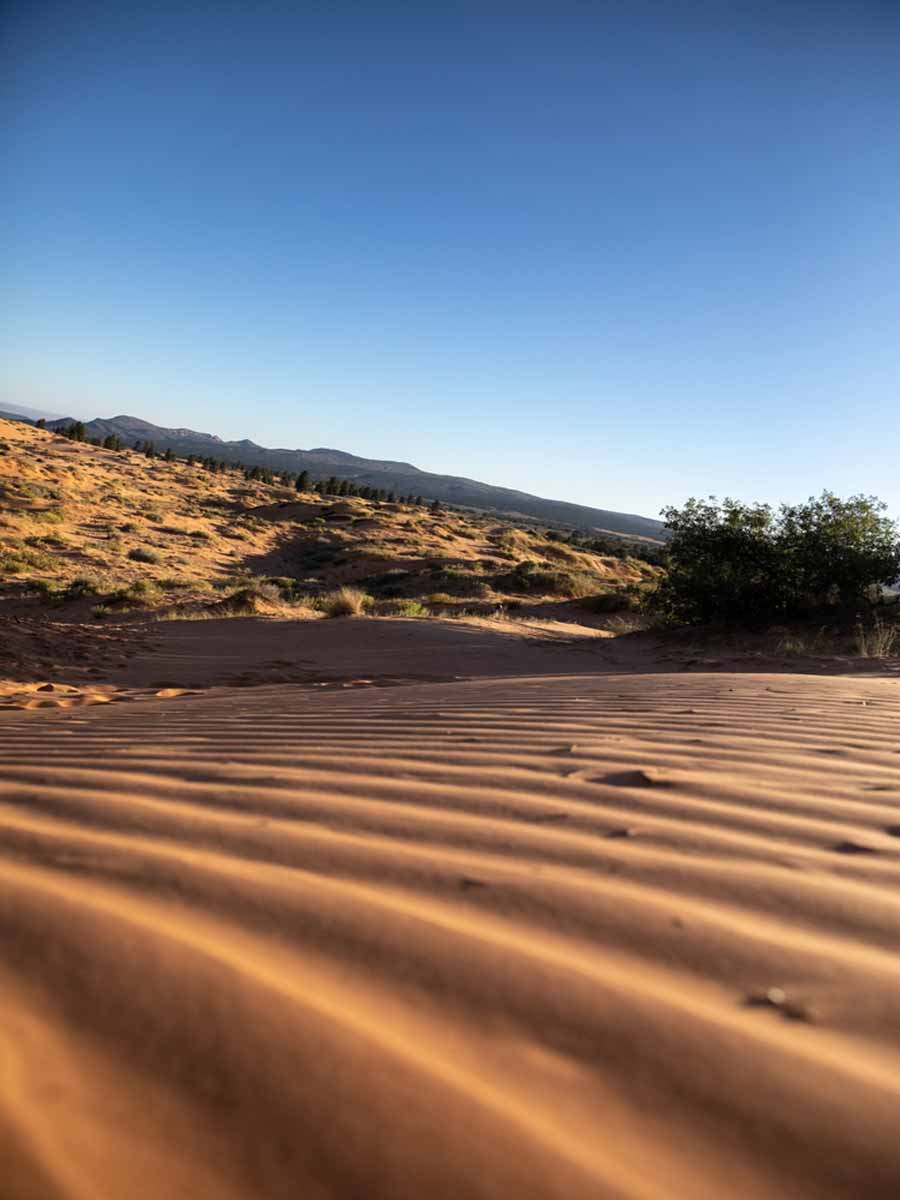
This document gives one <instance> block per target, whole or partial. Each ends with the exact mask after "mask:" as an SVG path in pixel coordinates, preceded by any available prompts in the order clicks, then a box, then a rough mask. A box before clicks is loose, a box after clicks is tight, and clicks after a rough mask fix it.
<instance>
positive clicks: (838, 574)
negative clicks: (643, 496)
mask: <svg viewBox="0 0 900 1200" xmlns="http://www.w3.org/2000/svg"><path fill="white" fill-rule="evenodd" d="M883 511H884V505H883V504H881V502H880V501H878V500H876V499H874V498H871V497H865V496H851V497H850V499H849V500H840V499H839V498H838V497H837V496H834V495H832V494H831V493H829V492H824V493H823V494H822V496H821V497H820V498H819V499H810V500H809V501H807V503H806V504H799V505H792V506H788V505H782V507H781V509H780V510H779V512H778V513H777V514H776V513H774V512H773V511H772V509H771V508H769V506H768V505H763V504H755V505H747V504H742V503H740V502H739V501H736V500H726V501H725V502H724V503H723V504H721V505H720V504H719V503H718V502H717V501H716V500H715V498H711V499H710V500H709V501H700V500H689V501H688V503H687V504H686V505H685V506H684V508H682V509H676V508H670V509H667V510H666V511H665V512H664V514H663V516H664V517H665V521H666V525H667V527H668V528H669V530H670V531H671V534H672V536H671V539H670V541H669V543H668V545H667V547H666V575H665V578H664V579H663V581H662V582H661V584H660V585H659V587H658V588H657V590H656V592H655V594H654V601H653V603H654V605H655V607H656V608H657V610H658V612H659V613H660V614H661V615H663V616H664V617H666V618H668V619H670V620H673V621H681V622H686V623H705V622H710V621H737V622H746V623H751V624H752V623H754V622H765V621H770V620H771V619H772V618H774V617H779V616H782V615H801V614H803V613H809V612H811V611H815V610H817V609H819V608H822V607H823V606H826V605H832V606H833V605H839V606H841V607H842V608H843V609H845V610H847V609H850V608H852V607H855V606H861V605H865V604H866V603H867V601H868V598H869V595H870V593H871V592H872V591H873V589H874V590H878V589H880V587H881V586H882V585H884V584H887V583H890V582H891V581H892V580H893V579H895V578H896V577H897V575H898V573H900V538H898V534H897V527H896V525H895V524H894V522H892V521H890V520H888V518H886V517H884V516H882V515H881V514H882V513H883Z"/></svg>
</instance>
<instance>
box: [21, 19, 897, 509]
mask: <svg viewBox="0 0 900 1200" xmlns="http://www.w3.org/2000/svg"><path fill="white" fill-rule="evenodd" d="M0 22H2V39H3V63H2V68H3V69H2V71H0V106H2V111H3V112H4V114H6V115H5V116H4V118H3V125H2V131H0V133H2V140H3V144H4V160H5V161H6V162H7V164H9V165H10V167H11V170H10V172H9V180H10V183H9V186H7V187H5V188H4V190H3V193H2V196H0V255H2V262H3V263H4V264H5V266H4V268H3V272H2V278H0V303H2V306H3V310H4V314H5V318H4V321H3V332H2V334H0V351H2V357H3V369H2V376H0V406H2V402H4V401H5V402H7V403H10V402H11V403H19V404H27V405H39V406H45V407H47V408H50V409H52V410H54V411H63V412H71V413H73V414H75V415H82V416H92V415H112V414H114V413H121V412H129V413H133V414H137V415H141V416H145V417H147V418H149V419H151V420H155V421H157V422H159V423H160V424H169V425H176V424H177V425H187V426H192V427H194V428H200V429H206V430H209V431H211V432H216V433H219V434H221V435H222V436H225V437H245V436H247V437H252V438H253V439H254V440H256V441H259V442H262V443H263V444H267V445H287V446H301V447H306V448H308V447H312V446H323V445H324V446H336V447H339V448H341V449H345V450H350V451H353V452H356V453H359V454H365V455H370V456H373V457H393V458H401V459H405V460H408V461H412V462H415V463H416V464H417V465H419V466H421V467H424V468H426V469H429V470H436V471H446V472H451V473H454V474H463V475H468V476H470V477H474V478H480V479H484V480H488V481H490V482H494V483H501V484H506V485H509V486H514V487H521V488H523V489H525V490H527V491H533V492H536V493H538V494H542V495H548V496H554V497H559V498H563V499H568V500H574V501H578V502H581V503H585V504H594V505H598V506H602V507H609V508H617V509H622V510H626V511H632V512H641V513H644V514H646V515H655V514H656V513H657V512H658V510H659V509H660V508H661V507H662V505H664V504H666V503H668V502H674V503H678V502H681V501H682V500H684V499H685V498H686V497H687V496H689V495H692V494H698V495H705V494H708V493H717V494H719V495H726V494H729V495H735V496H738V497H741V498H743V499H764V500H770V501H778V500H781V499H785V500H797V499H802V498H805V497H806V496H807V495H809V494H811V493H814V492H818V491H820V490H821V489H822V488H823V487H828V488H831V489H833V490H835V491H838V492H840V493H842V494H848V493H850V492H856V491H865V492H867V493H876V494H878V495H880V496H882V497H883V498H884V499H885V500H887V501H888V502H889V504H890V507H891V510H892V512H893V513H894V514H895V515H898V516H900V469H898V468H900V417H898V409H900V405H898V380H900V121H898V113H900V3H897V2H896V0H847V2H843V0H833V2H832V0H810V2H805V0H775V2H772V3H769V2H767V0H758V2H754V0H744V2H739V0H719V2H716V3H714V2H709V3H700V2H699V0H697V2H695V3H691V2H690V0H686V2H683V3H678V4H672V3H669V2H668V0H659V2H650V0H629V2H628V3H619V2H609V3H606V2H604V0H583V2H567V0H558V2H557V3H554V4H552V5H551V4H547V3H544V4H531V3H529V2H528V0H522V2H520V3H517V4H506V3H499V2H498V3H490V0H481V2H480V3H467V2H465V0H463V2H460V3H456V4H451V3H444V4H431V3H428V2H425V3H422V2H421V0H420V2H419V3H413V2H411V0H410V2H408V3H396V2H392V0H380V2H379V3H372V2H371V0H366V2H360V3H349V2H346V0H335V2H334V3H332V4H327V5H326V4H312V3H308V4H305V3H301V2H298V0H295V2H293V3H281V2H272V3H267V2H266V0H255V2H254V3H229V2H228V0H217V2H216V3H208V4H207V3H200V2H193V3H192V2H191V0H182V2H180V3H169V2H167V0H160V2H159V3H154V4H147V3H140V4H134V3H131V2H130V0H117V3H114V4H111V3H109V2H108V0H103V2H101V3H81V2H79V0H67V2H62V3H50V2H46V0H24V2H22V0H20V2H19V3H16V2H15V0H13V2H12V3H10V2H8V3H7V4H6V5H5V6H4V8H3V15H2V17H0Z"/></svg>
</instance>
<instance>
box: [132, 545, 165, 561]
mask: <svg viewBox="0 0 900 1200" xmlns="http://www.w3.org/2000/svg"><path fill="white" fill-rule="evenodd" d="M128 557H129V558H130V559H131V561H132V562H139V563H158V562H159V559H160V556H159V554H157V552H156V551H155V550H149V549H148V548H147V547H146V546H135V547H133V549H131V550H129V551H128Z"/></svg>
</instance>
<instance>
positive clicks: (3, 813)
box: [0, 666, 900, 1200]
mask: <svg viewBox="0 0 900 1200" xmlns="http://www.w3.org/2000/svg"><path fill="white" fill-rule="evenodd" d="M576 669H580V668H576ZM427 670H428V668H427V666H426V667H424V668H423V671H427ZM160 690H162V689H160ZM898 732H900V689H898V684H897V681H896V680H893V679H866V680H863V679H844V678H815V677H800V676H792V675H783V674H782V675H755V676H753V675H736V674H717V675H711V674H693V675H688V674H676V675H658V674H657V675H654V674H643V675H628V676H624V675H620V676H615V675H612V676H606V677H603V676H599V675H581V676H577V675H573V674H571V673H570V674H565V675H563V674H560V675H556V676H545V677H544V678H536V677H531V678H524V679H523V678H492V679H475V680H468V681H462V682H449V683H414V684H409V685H407V686H403V687H394V688H389V689H379V688H365V689H355V690H339V689H334V690H331V689H318V690H317V689H315V688H314V687H311V686H302V685H299V684H296V683H283V684H280V685H277V686H276V685H269V686H263V687H258V688H253V689H248V690H243V689H242V690H234V689H232V690H229V691H224V692H219V693H210V694H206V695H173V696H168V697H167V696H162V697H151V698H149V699H147V700H146V702H144V703H141V704H136V705H128V704H118V703H107V704H100V705H97V706H89V707H79V708H76V707H73V708H65V709H59V708H47V709H40V710H38V711H15V710H11V711H6V712H4V713H3V714H2V717H0V780H2V783H0V882H2V889H3V891H2V895H3V900H2V904H0V951H2V957H0V962H2V966H0V989H2V990H0V1164H2V1168H3V1171H2V1173H0V1195H2V1197H3V1200H44V1198H47V1200H51V1198H52V1200H60V1198H66V1200H68V1198H72V1200H107V1198H108V1200H121V1198H123V1197H127V1198H128V1200H145V1198H146V1200H151V1198H152V1200H163V1198H165V1200H173V1198H180V1197H191V1200H231V1198H236V1197H240V1198H242V1200H251V1198H252V1200H276V1198H277V1200H280V1198H282V1197H284V1198H285V1200H287V1198H290V1200H298V1198H300V1197H302V1198H303V1200H307V1198H309V1200H318V1198H320V1197H322V1198H324V1197H329V1198H332V1197H335V1198H340V1200H343V1198H345V1197H346V1198H351V1197H352V1198H356V1197H359V1198H360V1200H362V1198H364V1197H365V1198H367V1200H380V1198H385V1200H388V1198H389V1200H407V1198H409V1200H412V1198H422V1200H443V1198H447V1200H451V1198H452V1200H463V1198H465V1200H470V1198H471V1200H482V1198H487V1197H491V1198H497V1200H500V1198H503V1200H513V1198H526V1200H527V1198H534V1200H538V1198H540V1200H545V1198H550V1197H552V1198H558V1200H579V1198H582V1197H584V1198H594V1197H598V1198H599V1197H603V1198H606V1197H610V1198H611V1197H616V1198H620V1197H629V1198H632V1197H633V1198H635V1200H657V1198H664V1200H682V1198H683V1200H727V1198H730V1197H739V1198H742V1200H743V1198H754V1200H757V1198H758V1200H796V1198H798V1197H801V1198H805V1197H847V1198H850V1197H853V1198H859V1200H862V1198H865V1200H877V1198H879V1197H884V1198H888V1197H890V1198H892V1200H893V1198H895V1197H896V1196H897V1195H900V957H898V955H897V949H898V943H900V886H898V885H900V738H898Z"/></svg>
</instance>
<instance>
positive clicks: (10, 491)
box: [0, 421, 658, 620]
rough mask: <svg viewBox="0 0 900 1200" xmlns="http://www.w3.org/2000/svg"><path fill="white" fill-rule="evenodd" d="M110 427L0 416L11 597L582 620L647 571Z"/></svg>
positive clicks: (588, 551) (0, 514) (584, 542)
mask: <svg viewBox="0 0 900 1200" xmlns="http://www.w3.org/2000/svg"><path fill="white" fill-rule="evenodd" d="M110 442H111V445H110V446H107V447H104V446H96V445H92V444H90V443H88V442H84V441H77V440H72V439H71V438H69V437H65V436H63V435H62V434H61V433H59V432H58V431H53V430H49V429H40V428H36V427H34V426H30V425H27V424H24V423H18V422H11V421H0V578H2V583H3V594H4V603H5V604H6V605H7V606H10V605H12V606H15V605H18V604H23V605H28V606H33V605H37V604H48V605H53V606H75V605H77V606H80V607H79V610H78V611H81V610H84V611H85V615H88V613H89V615H90V617H91V618H92V619H96V620H111V619H115V618H116V617H117V616H121V615H123V614H126V613H128V612H133V611H145V610H148V609H152V610H153V611H154V612H156V613H157V614H158V615H160V616H166V615H172V616H179V617H184V616H198V617H199V616H203V615H205V614H210V613H214V614H215V615H219V616H221V615H225V614H227V613H229V612H236V613H237V612H261V613H266V612H273V613H275V612H277V613H279V614H281V615H284V614H285V613H291V614H293V615H296V616H301V615H308V616H317V615H321V614H323V613H324V614H332V615H338V614H340V613H342V612H353V613H364V612H365V613H370V614H372V615H377V616H391V615H401V616H427V615H431V614H436V615H451V616H452V615H478V614H496V613H498V612H509V613H514V612H521V613H532V614H535V615H543V616H548V615H549V616H563V617H564V618H566V617H568V619H573V615H575V616H577V615H579V614H580V618H579V619H581V618H584V619H587V618H588V617H589V616H591V615H592V614H597V613H600V614H605V613H615V612H621V611H626V610H629V609H633V608H635V607H636V605H637V603H638V600H639V598H640V596H641V594H642V593H643V592H644V591H645V590H646V589H647V588H649V587H651V586H652V585H653V581H654V579H655V577H656V575H657V573H658V571H657V568H656V567H655V566H654V565H653V564H652V563H650V562H647V561H644V559H642V558H638V557H635V556H634V549H635V548H634V547H631V546H628V545H627V544H625V543H622V544H620V545H616V544H615V543H611V542H610V541H609V539H599V538H594V539H591V538H590V537H584V536H582V537H579V536H578V535H577V534H573V535H570V536H569V537H566V536H565V535H563V534H562V533H560V532H559V531H558V530H555V529H546V528H542V527H540V526H536V525H530V524H529V525H516V524H515V523H512V522H509V521H498V520H497V519H496V518H490V517H488V516H485V515H483V514H476V513H471V512H467V511H457V510H453V511H449V510H447V509H442V508H441V506H440V505H439V504H424V503H419V504H417V503H414V502H405V503H401V502H399V501H393V502H391V501H389V500H379V499H373V498H365V497H362V496H340V495H338V496H330V495H322V494H319V492H316V491H312V490H309V491H306V490H298V487H297V484H296V482H292V484H291V486H287V485H286V484H285V483H283V482H270V481H269V479H270V478H271V477H268V478H266V477H263V478H259V477H256V478H254V477H253V476H254V474H256V475H257V476H259V475H264V476H265V474H266V473H264V472H253V471H245V470H241V469H235V468H233V467H228V466H226V465H224V464H223V463H222V462H220V461H215V460H209V461H207V462H206V463H205V464H204V463H203V462H201V461H195V460H191V461H186V460H181V459H179V458H178V457H176V456H174V455H171V454H169V455H168V456H167V457H162V456H160V455H157V454H152V455H151V454H149V453H145V452H136V451H135V450H133V449H126V448H114V447H115V445H116V443H115V439H114V438H110ZM248 476H249V477H248ZM301 482H302V481H301ZM610 550H613V551H614V552H612V553H610Z"/></svg>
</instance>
